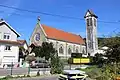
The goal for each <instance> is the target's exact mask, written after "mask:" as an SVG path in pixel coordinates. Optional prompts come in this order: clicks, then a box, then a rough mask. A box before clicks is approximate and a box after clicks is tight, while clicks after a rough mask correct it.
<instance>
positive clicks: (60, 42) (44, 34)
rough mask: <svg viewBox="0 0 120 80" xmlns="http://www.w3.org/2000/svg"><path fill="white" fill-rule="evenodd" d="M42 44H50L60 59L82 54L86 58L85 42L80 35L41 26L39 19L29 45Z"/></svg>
mask: <svg viewBox="0 0 120 80" xmlns="http://www.w3.org/2000/svg"><path fill="white" fill-rule="evenodd" d="M42 42H52V43H53V45H54V46H53V47H54V48H55V49H56V50H57V51H58V56H59V57H61V58H69V57H71V53H82V54H83V56H87V54H86V47H85V41H84V40H83V38H82V37H81V36H80V35H76V34H73V33H69V32H65V31H62V30H59V29H56V28H53V27H50V26H47V25H44V24H41V23H40V19H38V22H37V25H36V27H35V28H34V31H33V33H32V35H31V37H30V44H34V45H35V46H40V45H41V44H42Z"/></svg>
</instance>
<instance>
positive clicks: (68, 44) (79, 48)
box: [47, 39, 85, 58]
mask: <svg viewBox="0 0 120 80" xmlns="http://www.w3.org/2000/svg"><path fill="white" fill-rule="evenodd" d="M47 41H48V42H52V43H53V44H54V48H56V49H57V51H58V56H60V57H64V58H65V57H70V56H71V54H68V48H69V47H70V48H71V50H72V52H76V48H78V52H79V53H82V51H83V49H85V46H84V45H80V44H75V43H69V42H65V41H58V40H53V39H48V40H47ZM61 44H62V45H63V47H64V53H63V54H60V53H59V47H60V45H61ZM74 46H75V51H73V47H74ZM66 53H67V54H66Z"/></svg>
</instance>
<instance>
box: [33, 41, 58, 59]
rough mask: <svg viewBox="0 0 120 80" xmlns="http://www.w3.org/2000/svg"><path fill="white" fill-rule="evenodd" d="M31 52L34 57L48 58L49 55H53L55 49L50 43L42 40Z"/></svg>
mask: <svg viewBox="0 0 120 80" xmlns="http://www.w3.org/2000/svg"><path fill="white" fill-rule="evenodd" d="M32 52H34V53H35V56H36V57H45V59H46V60H49V59H50V58H51V56H53V55H55V53H56V50H55V49H54V48H53V44H52V43H48V42H43V43H42V45H41V46H36V47H34V48H33V50H32Z"/></svg>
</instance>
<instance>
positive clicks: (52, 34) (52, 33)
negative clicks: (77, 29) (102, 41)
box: [42, 24, 85, 44]
mask: <svg viewBox="0 0 120 80" xmlns="http://www.w3.org/2000/svg"><path fill="white" fill-rule="evenodd" d="M42 27H43V29H44V31H45V33H46V35H47V37H48V38H52V39H57V40H62V41H67V42H72V43H77V44H84V43H85V42H84V40H83V39H82V37H81V36H79V35H76V34H72V33H68V32H65V31H62V30H58V29H55V28H52V27H49V26H46V25H43V24H42Z"/></svg>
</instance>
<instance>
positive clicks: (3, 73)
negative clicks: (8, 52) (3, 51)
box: [0, 68, 50, 76]
mask: <svg viewBox="0 0 120 80" xmlns="http://www.w3.org/2000/svg"><path fill="white" fill-rule="evenodd" d="M39 69H40V71H49V70H50V68H39ZM39 69H32V68H31V69H30V72H34V73H37V71H38V70H39ZM27 72H28V68H14V69H12V74H13V75H22V74H23V75H24V74H27ZM10 74H11V69H10V68H8V69H0V76H6V75H10Z"/></svg>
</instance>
